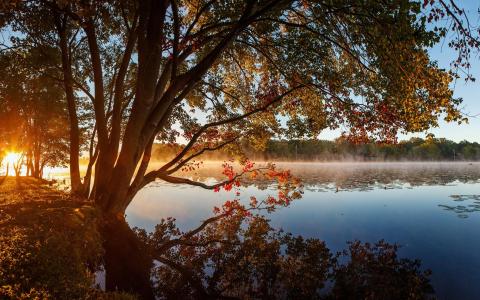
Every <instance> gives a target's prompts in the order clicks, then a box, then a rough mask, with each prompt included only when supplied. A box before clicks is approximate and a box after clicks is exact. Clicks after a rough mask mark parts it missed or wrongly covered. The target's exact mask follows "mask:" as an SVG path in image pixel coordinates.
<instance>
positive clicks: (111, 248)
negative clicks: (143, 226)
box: [100, 215, 155, 299]
mask: <svg viewBox="0 0 480 300" xmlns="http://www.w3.org/2000/svg"><path fill="white" fill-rule="evenodd" d="M102 222H103V223H102V224H101V226H100V227H101V231H102V236H103V238H104V249H105V285H106V289H107V290H108V291H117V290H119V291H124V292H129V293H133V294H137V295H139V296H140V297H141V299H155V297H154V293H153V287H152V281H151V279H150V278H151V276H150V275H151V270H152V267H153V259H152V257H150V255H148V251H146V249H145V246H144V245H143V243H142V242H141V241H140V240H139V239H138V238H137V236H136V235H135V233H134V232H133V231H132V229H130V227H129V226H128V224H127V223H126V222H125V220H124V219H123V218H119V216H115V215H105V216H104V218H103V219H102Z"/></svg>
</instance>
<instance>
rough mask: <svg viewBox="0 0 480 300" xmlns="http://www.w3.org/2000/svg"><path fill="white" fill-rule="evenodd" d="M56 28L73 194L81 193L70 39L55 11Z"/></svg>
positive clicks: (78, 137)
mask: <svg viewBox="0 0 480 300" xmlns="http://www.w3.org/2000/svg"><path fill="white" fill-rule="evenodd" d="M54 16H55V21H56V27H57V31H58V35H59V40H60V50H61V56H62V72H63V83H64V88H65V96H66V98H67V108H68V117H69V122H70V147H69V148H70V181H71V189H72V193H75V194H77V193H81V192H82V190H83V187H82V181H81V179H80V162H79V157H80V129H79V127H78V116H77V108H76V103H75V94H74V90H73V72H72V65H71V58H70V54H69V49H68V37H67V28H66V20H65V18H62V17H61V16H60V14H59V13H58V12H57V11H55V10H54Z"/></svg>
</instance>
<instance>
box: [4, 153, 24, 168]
mask: <svg viewBox="0 0 480 300" xmlns="http://www.w3.org/2000/svg"><path fill="white" fill-rule="evenodd" d="M21 157H22V154H21V153H18V152H8V153H7V155H6V156H5V157H4V158H3V162H4V163H6V164H11V165H15V164H17V163H18V161H19V160H20V158H21Z"/></svg>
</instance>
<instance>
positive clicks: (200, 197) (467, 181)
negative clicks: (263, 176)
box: [127, 162, 480, 299]
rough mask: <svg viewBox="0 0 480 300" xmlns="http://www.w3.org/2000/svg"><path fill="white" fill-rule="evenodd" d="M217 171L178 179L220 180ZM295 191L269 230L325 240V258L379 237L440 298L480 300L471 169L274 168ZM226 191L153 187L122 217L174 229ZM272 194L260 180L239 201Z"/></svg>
mask: <svg viewBox="0 0 480 300" xmlns="http://www.w3.org/2000/svg"><path fill="white" fill-rule="evenodd" d="M220 165H221V163H218V164H216V165H215V164H213V165H212V164H210V165H208V166H206V167H204V168H202V169H201V170H199V171H194V172H190V173H186V174H182V175H184V176H188V177H191V178H193V179H195V180H199V181H204V182H212V183H213V182H216V181H219V180H222V179H223V177H222V175H221V168H220ZM277 165H278V167H279V168H284V169H289V170H291V172H292V174H294V175H296V176H298V177H299V178H300V179H301V180H302V182H303V184H304V194H303V197H302V199H299V200H295V201H294V202H292V203H291V204H290V206H288V207H284V208H280V209H278V210H276V211H275V212H273V213H271V214H269V215H268V218H269V219H270V220H271V224H272V226H273V227H275V228H282V229H284V230H285V231H287V232H291V233H293V234H296V235H302V236H304V237H315V238H320V239H322V240H325V241H326V243H327V246H328V247H329V248H330V249H331V250H332V251H338V250H341V249H344V248H346V246H347V245H346V242H347V241H352V240H361V241H362V242H376V241H378V240H381V239H384V240H386V241H387V242H389V243H397V244H400V245H401V246H402V248H401V249H400V252H399V253H400V255H401V256H402V257H408V258H418V259H420V260H421V261H422V266H423V267H424V268H426V269H431V270H432V272H433V274H432V277H431V278H432V284H433V287H434V288H435V292H436V295H437V296H438V298H439V299H479V298H480V285H479V284H478V281H479V279H480V234H479V231H480V163H468V162H461V163H460V162H459V163H282V164H277ZM233 193H234V192H225V191H221V192H217V193H215V192H213V191H211V190H204V189H202V188H199V187H193V186H185V185H180V186H179V185H174V184H168V183H162V182H155V183H153V184H151V185H149V186H147V187H146V188H144V189H143V190H141V191H140V192H139V193H138V195H137V196H136V197H135V199H134V201H133V202H132V204H131V205H130V206H129V208H128V210H127V221H128V222H129V223H130V225H131V226H136V227H141V228H144V229H147V230H149V231H151V230H153V228H154V226H155V224H157V223H158V222H159V221H160V220H161V219H162V218H166V217H169V216H171V217H175V218H176V219H177V225H178V226H179V227H180V228H181V229H183V230H188V229H190V228H193V227H196V226H198V225H199V223H200V221H201V220H204V219H206V218H207V217H209V216H212V209H213V207H214V206H220V205H221V204H222V203H223V202H224V201H225V200H228V199H231V198H233ZM269 194H272V195H276V189H275V187H274V186H272V185H271V184H269V183H268V182H267V183H265V182H256V183H251V184H245V186H242V187H241V198H242V199H243V200H245V201H248V200H247V199H249V197H250V196H256V197H257V198H258V199H261V198H262V197H266V196H267V195H269Z"/></svg>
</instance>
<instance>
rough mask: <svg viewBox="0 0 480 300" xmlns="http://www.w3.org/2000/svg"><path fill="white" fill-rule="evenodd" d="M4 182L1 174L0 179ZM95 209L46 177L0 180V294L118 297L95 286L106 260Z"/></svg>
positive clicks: (26, 297)
mask: <svg viewBox="0 0 480 300" xmlns="http://www.w3.org/2000/svg"><path fill="white" fill-rule="evenodd" d="M0 182H1V180H0ZM96 218H97V212H96V210H95V208H94V207H93V206H92V205H91V203H89V202H88V201H85V200H83V199H80V198H75V197H71V196H70V195H68V194H67V193H64V192H62V191H59V190H56V189H54V188H53V187H52V186H51V185H50V184H49V183H48V182H47V181H41V180H37V179H33V178H14V177H8V178H6V179H5V180H4V181H3V183H2V184H1V185H0V299H9V298H10V299H89V298H90V299H99V298H104V299H120V298H125V297H128V296H127V295H118V294H106V293H103V292H101V291H99V290H98V289H97V288H96V287H95V286H94V272H95V271H96V270H98V268H99V267H100V266H101V263H102V253H103V251H102V243H101V237H100V234H99V232H98V230H97V225H96V224H97V222H96Z"/></svg>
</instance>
